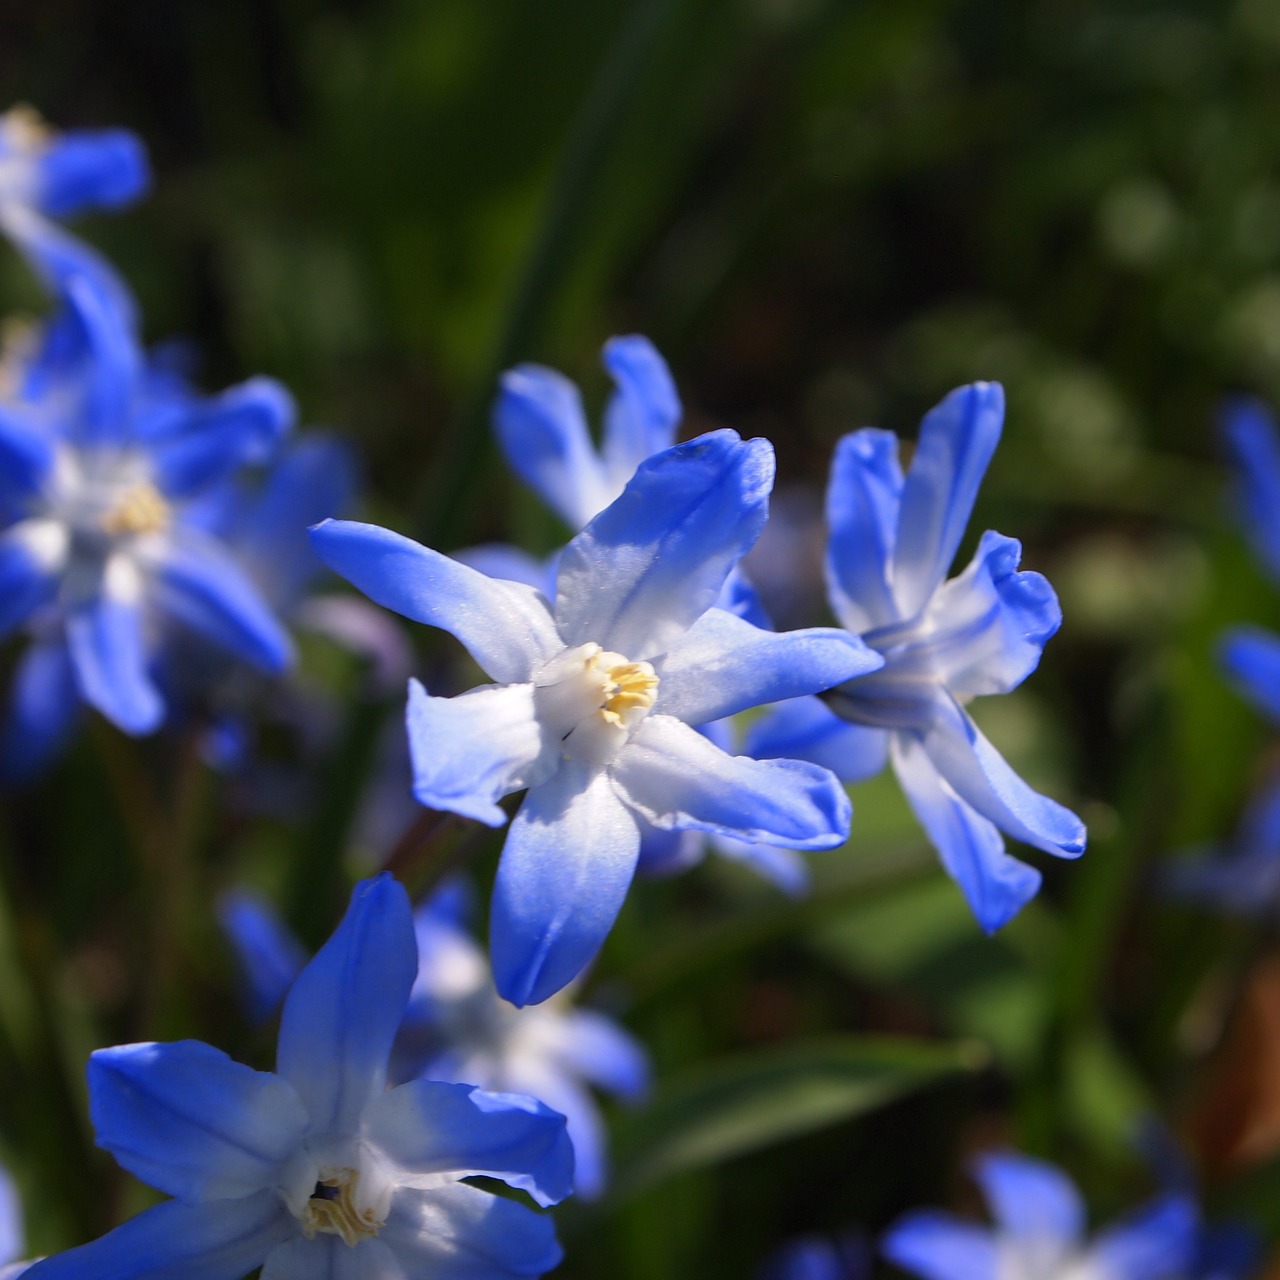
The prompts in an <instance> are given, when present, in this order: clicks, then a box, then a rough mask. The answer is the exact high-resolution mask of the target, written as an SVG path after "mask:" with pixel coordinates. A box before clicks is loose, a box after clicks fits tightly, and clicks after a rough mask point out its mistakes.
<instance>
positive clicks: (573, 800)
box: [489, 749, 640, 1006]
mask: <svg viewBox="0 0 1280 1280" xmlns="http://www.w3.org/2000/svg"><path fill="white" fill-rule="evenodd" d="M624 750H625V749H624ZM639 849H640V832H639V830H638V829H637V827H636V822H635V819H634V818H633V817H632V816H631V814H630V812H629V811H628V809H627V807H626V806H625V805H624V804H623V803H622V801H621V800H620V799H619V798H618V796H617V794H616V792H615V790H614V787H613V783H612V782H611V781H610V778H609V774H608V773H607V772H605V771H600V772H596V773H594V774H593V773H592V772H591V771H590V770H589V769H588V768H587V767H585V766H583V765H580V764H577V763H575V762H572V761H568V762H566V763H565V764H563V765H562V766H561V767H560V769H559V770H558V771H557V772H556V774H555V775H554V776H553V777H552V778H551V779H550V781H548V782H544V783H543V784H542V785H541V786H538V787H533V788H532V789H531V790H530V791H529V794H528V795H527V796H526V797H525V801H524V804H522V805H521V806H520V811H519V812H518V813H517V814H516V816H515V819H514V821H513V822H512V823H511V831H510V834H509V835H508V836H507V843H506V847H505V848H504V849H503V851H502V860H501V861H500V862H499V864H498V878H497V882H496V883H495V885H494V889H493V910H492V916H491V919H490V927H489V938H490V947H491V950H492V953H493V975H494V981H495V983H496V985H497V988H498V994H499V995H501V996H502V997H503V999H505V1000H510V1001H511V1003H512V1004H514V1005H518V1006H519V1005H526V1004H539V1003H541V1002H542V1001H543V1000H545V999H547V997H548V996H551V995H554V994H555V993H556V992H557V991H559V990H560V988H561V987H563V986H564V985H565V984H566V983H568V982H569V981H571V980H572V979H573V978H575V977H576V976H577V975H578V974H579V973H580V972H581V971H582V969H583V968H584V966H585V965H586V964H587V962H588V961H590V960H591V959H592V957H593V956H594V955H595V954H596V952H597V951H599V949H600V945H601V943H603V942H604V940H605V936H606V935H607V934H608V932H609V930H610V929H611V928H612V927H613V922H614V920H615V919H616V917H617V914H618V911H619V909H620V908H621V906H622V900H623V899H624V898H625V897H626V894H627V887H628V886H629V885H630V883H631V877H632V875H633V873H634V871H635V865H636V855H637V853H638V852H639Z"/></svg>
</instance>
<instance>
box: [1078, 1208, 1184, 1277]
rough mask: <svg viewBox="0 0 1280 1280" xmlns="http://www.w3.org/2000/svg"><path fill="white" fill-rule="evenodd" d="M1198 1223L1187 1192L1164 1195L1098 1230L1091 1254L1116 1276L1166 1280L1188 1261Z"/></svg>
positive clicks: (1107, 1271) (1178, 1272)
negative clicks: (1109, 1225) (1186, 1194)
mask: <svg viewBox="0 0 1280 1280" xmlns="http://www.w3.org/2000/svg"><path fill="white" fill-rule="evenodd" d="M1199 1227H1200V1215H1199V1212H1198V1210H1197V1209H1196V1205H1195V1202H1194V1201H1193V1200H1192V1199H1191V1198H1190V1197H1189V1196H1185V1195H1169V1196H1164V1197H1162V1198H1161V1199H1159V1200H1156V1201H1154V1202H1153V1203H1152V1204H1150V1205H1148V1206H1147V1207H1146V1208H1144V1209H1141V1210H1139V1211H1138V1212H1136V1213H1134V1214H1131V1215H1130V1216H1129V1217H1127V1218H1125V1219H1122V1220H1121V1221H1120V1222H1117V1223H1115V1224H1114V1225H1113V1226H1111V1227H1108V1228H1107V1230H1105V1231H1103V1232H1101V1233H1099V1235H1098V1236H1097V1238H1096V1240H1095V1241H1094V1245H1093V1248H1092V1249H1091V1250H1090V1251H1089V1252H1090V1257H1091V1258H1093V1259H1096V1260H1097V1261H1098V1262H1099V1263H1100V1264H1101V1266H1102V1267H1103V1268H1105V1271H1106V1274H1107V1276H1108V1277H1112V1276H1114V1277H1115V1280H1168V1277H1169V1276H1177V1275H1182V1274H1184V1273H1185V1271H1186V1269H1187V1268H1188V1267H1189V1266H1190V1265H1191V1262H1192V1259H1193V1258H1194V1257H1195V1248H1196V1240H1197V1236H1198V1233H1199Z"/></svg>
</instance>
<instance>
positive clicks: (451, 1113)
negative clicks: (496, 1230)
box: [365, 1080, 573, 1206]
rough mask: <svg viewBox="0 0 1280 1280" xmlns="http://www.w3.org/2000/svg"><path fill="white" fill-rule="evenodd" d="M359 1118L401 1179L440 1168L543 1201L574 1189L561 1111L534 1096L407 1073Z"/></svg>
mask: <svg viewBox="0 0 1280 1280" xmlns="http://www.w3.org/2000/svg"><path fill="white" fill-rule="evenodd" d="M365 1124H366V1128H365V1133H366V1134H367V1135H368V1137H369V1140H370V1141H371V1142H372V1143H373V1145H374V1146H375V1147H376V1148H377V1149H378V1151H379V1153H380V1155H382V1156H383V1157H385V1158H386V1159H387V1160H388V1161H389V1162H390V1163H391V1164H393V1165H394V1166H395V1169H396V1171H395V1177H396V1180H397V1181H399V1182H401V1183H402V1184H403V1185H406V1186H420V1187H426V1186H431V1185H432V1184H433V1183H435V1182H437V1181H438V1180H439V1176H440V1175H441V1174H449V1175H452V1176H456V1177H458V1178H469V1177H474V1176H478V1175H482V1176H484V1177H487V1178H499V1179H501V1180H502V1181H503V1182H505V1183H506V1184H507V1185H508V1186H511V1187H517V1188H519V1189H520V1190H521V1191H527V1192H528V1193H529V1194H530V1195H531V1196H532V1197H533V1198H534V1200H535V1201H536V1202H537V1203H538V1204H540V1205H544V1206H545V1205H549V1204H558V1203H559V1202H560V1201H561V1200H563V1199H564V1198H565V1196H567V1195H568V1194H569V1193H570V1192H571V1191H572V1190H573V1147H572V1145H571V1144H570V1142H569V1137H568V1135H567V1134H566V1133H565V1127H564V1118H563V1117H562V1116H560V1115H558V1114H557V1113H556V1112H554V1111H552V1110H550V1108H548V1107H546V1106H544V1105H543V1104H542V1103H541V1102H539V1101H537V1100H536V1099H534V1098H528V1097H524V1096H523V1095H521V1094H514V1093H491V1092H488V1091H486V1090H484V1089H477V1088H474V1087H473V1086H472V1085H469V1084H444V1083H442V1082H441V1081H439V1080H411V1081H410V1082H409V1083H408V1084H402V1085H400V1086H399V1088H396V1089H392V1090H390V1091H389V1092H388V1093H384V1094H383V1095H382V1096H381V1097H380V1098H378V1099H377V1100H376V1101H375V1102H374V1103H373V1104H372V1105H371V1106H370V1107H369V1108H368V1110H367V1111H366V1112H365Z"/></svg>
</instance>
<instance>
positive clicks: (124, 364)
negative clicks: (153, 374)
mask: <svg viewBox="0 0 1280 1280" xmlns="http://www.w3.org/2000/svg"><path fill="white" fill-rule="evenodd" d="M60 287H61V290H62V297H63V300H64V301H65V303H66V313H65V321H66V325H67V328H68V330H73V331H75V333H76V335H77V340H78V342H79V343H81V344H82V350H83V363H82V364H81V365H80V368H79V372H80V376H81V379H82V381H83V383H84V403H83V406H82V412H81V413H80V414H79V415H78V417H77V420H76V422H75V429H76V432H77V433H78V435H79V437H80V439H81V442H82V443H118V442H119V441H120V440H121V439H122V438H123V437H124V436H125V435H126V434H128V432H129V430H130V423H131V409H132V406H133V398H134V393H135V391H136V389H137V387H138V383H139V380H140V378H141V375H142V367H143V357H142V349H141V347H140V346H139V344H138V338H137V335H136V333H135V332H134V328H133V323H132V317H131V315H130V314H129V312H128V311H127V310H126V308H131V307H132V300H131V299H129V298H128V296H127V294H125V293H124V286H123V285H122V284H119V282H118V281H117V280H116V278H115V275H114V273H111V274H108V275H107V276H105V277H104V276H102V275H101V274H96V273H93V272H77V273H76V274H73V275H71V276H70V277H69V278H68V279H66V280H65V281H62V282H60Z"/></svg>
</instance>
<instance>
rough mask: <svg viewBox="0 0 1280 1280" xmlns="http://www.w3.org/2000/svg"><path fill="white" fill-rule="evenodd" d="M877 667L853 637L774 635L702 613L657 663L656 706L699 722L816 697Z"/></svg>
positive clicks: (834, 632) (827, 631)
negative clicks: (766, 705)
mask: <svg viewBox="0 0 1280 1280" xmlns="http://www.w3.org/2000/svg"><path fill="white" fill-rule="evenodd" d="M882 666H884V659H883V658H882V657H881V656H880V655H879V654H878V653H875V652H873V651H872V650H871V649H868V648H867V647H866V645H864V644H863V643H862V641H861V640H859V639H858V637H857V636H854V635H850V634H849V632H847V631H841V630H838V629H836V628H834V627H809V628H807V629H806V630H804V631H787V632H783V633H782V634H781V635H779V634H778V633H777V632H774V631H762V630H761V629H760V628H759V627H754V626H752V625H751V623H749V622H746V621H744V620H743V619H742V618H737V617H734V615H733V614H731V613H726V612H725V611H724V610H723V609H708V610H707V612H706V613H704V614H703V615H702V617H701V618H699V619H698V620H697V622H695V623H694V624H693V626H692V627H690V628H689V630H688V631H687V632H685V634H684V635H683V636H682V637H680V639H679V640H677V641H676V643H675V644H674V645H673V646H672V647H671V650H670V651H669V653H668V654H667V657H666V660H665V661H664V662H663V663H662V666H661V669H660V672H661V683H660V684H659V686H658V701H657V703H656V709H657V710H658V711H659V712H660V713H661V714H663V715H671V716H675V717H676V718H677V719H679V720H683V721H685V722H686V723H687V724H705V723H706V722H707V721H708V720H719V719H721V718H723V717H724V716H731V715H736V714H737V713H738V712H739V711H746V710H747V709H748V708H750V707H758V706H760V705H761V704H762V703H766V702H774V701H780V700H782V699H785V698H795V697H799V696H800V695H802V694H807V693H818V692H819V691H821V690H824V689H830V688H833V687H834V686H835V685H838V684H841V683H843V682H844V681H845V680H850V679H852V678H853V677H854V676H860V675H865V674H866V673H867V672H869V671H876V670H878V669H879V668H880V667H882Z"/></svg>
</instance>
